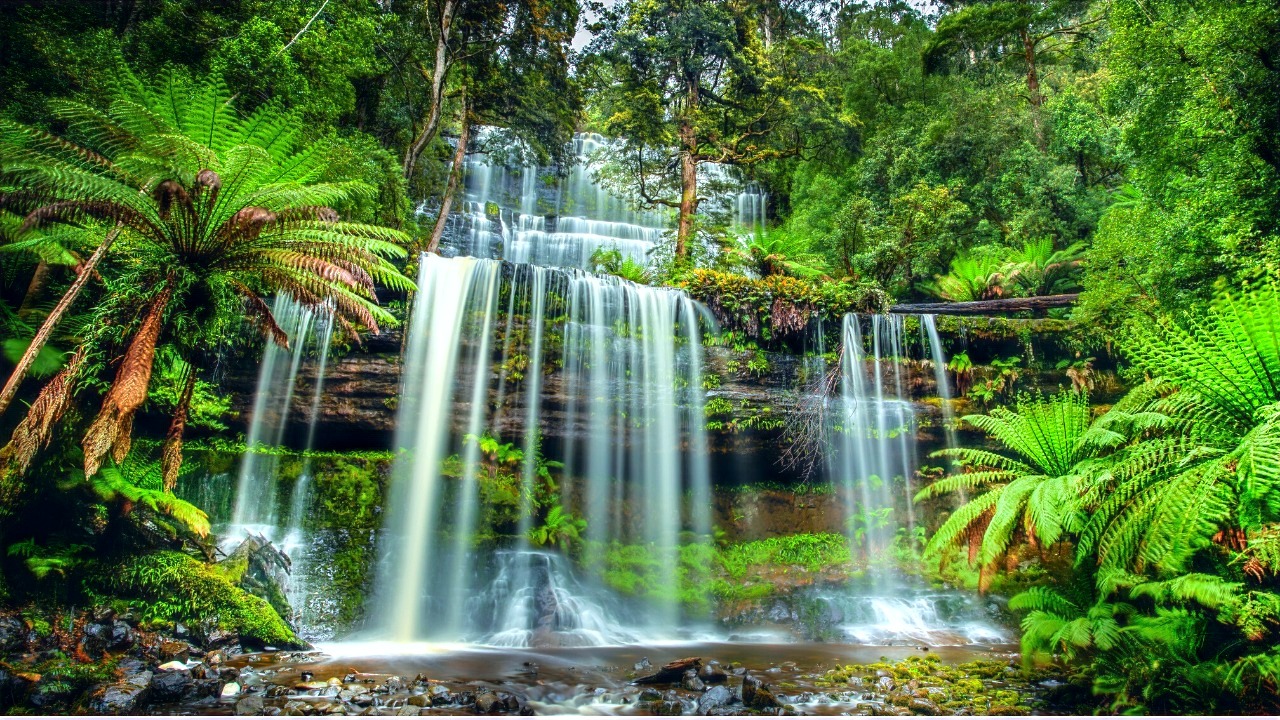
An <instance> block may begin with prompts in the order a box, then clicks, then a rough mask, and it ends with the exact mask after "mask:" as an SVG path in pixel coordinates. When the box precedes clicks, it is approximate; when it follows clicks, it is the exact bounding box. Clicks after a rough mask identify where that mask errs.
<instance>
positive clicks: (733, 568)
mask: <svg viewBox="0 0 1280 720" xmlns="http://www.w3.org/2000/svg"><path fill="white" fill-rule="evenodd" d="M721 557H722V562H723V563H724V569H725V572H726V573H728V575H729V577H730V578H733V579H742V578H743V577H744V576H745V575H746V574H747V572H748V571H749V570H751V569H753V568H754V569H759V567H760V566H763V565H798V566H800V567H802V568H804V569H805V570H806V571H807V572H817V571H819V570H822V569H825V568H828V567H831V566H835V565H843V564H846V563H848V562H850V561H851V560H852V558H851V556H850V552H849V539H848V538H846V537H845V536H843V535H837V534H835V533H813V534H798V535H780V536H778V537H771V538H767V539H765V540H753V541H750V542H745V543H741V544H738V545H732V546H730V547H728V548H726V549H725V550H724V551H723V553H722V554H721Z"/></svg>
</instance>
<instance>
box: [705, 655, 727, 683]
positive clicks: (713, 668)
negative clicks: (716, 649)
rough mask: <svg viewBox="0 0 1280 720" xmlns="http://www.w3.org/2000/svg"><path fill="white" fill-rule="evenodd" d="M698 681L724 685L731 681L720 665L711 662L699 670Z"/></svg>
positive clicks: (713, 661)
mask: <svg viewBox="0 0 1280 720" xmlns="http://www.w3.org/2000/svg"><path fill="white" fill-rule="evenodd" d="M698 679H700V680H702V682H704V683H707V684H714V683H722V682H724V681H725V680H728V679H729V673H727V672H725V671H724V668H722V667H720V663H718V662H716V661H715V660H711V661H709V662H708V663H707V664H706V665H703V666H702V668H701V669H699V670H698Z"/></svg>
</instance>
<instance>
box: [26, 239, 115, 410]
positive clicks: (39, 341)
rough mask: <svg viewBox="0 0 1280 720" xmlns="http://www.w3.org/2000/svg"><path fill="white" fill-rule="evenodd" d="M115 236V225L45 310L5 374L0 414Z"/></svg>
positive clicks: (109, 247)
mask: <svg viewBox="0 0 1280 720" xmlns="http://www.w3.org/2000/svg"><path fill="white" fill-rule="evenodd" d="M119 235H120V226H119V225H116V226H115V227H114V228H112V230H111V232H109V233H107V237H106V238H104V239H103V240H102V244H101V245H99V246H98V249H97V250H94V251H93V254H92V255H90V256H89V259H88V260H86V261H85V263H84V265H82V266H81V267H80V275H79V276H78V277H77V278H76V279H75V282H73V283H71V287H69V288H67V291H66V292H65V293H64V294H63V295H62V299H61V300H59V301H58V304H57V305H56V306H55V307H54V308H53V312H51V313H49V317H47V318H45V319H44V322H43V323H42V324H41V325H40V329H39V330H37V331H36V335H35V337H34V338H32V339H31V344H30V345H28V346H27V351H26V352H24V353H23V354H22V358H21V359H20V360H18V365H17V367H15V368H14V369H13V373H12V374H10V375H9V381H8V382H6V383H5V386H4V390H0V415H4V411H5V410H7V409H9V403H11V402H13V397H14V395H17V393H18V386H19V385H21V384H22V381H23V380H24V379H25V378H26V376H27V373H28V372H29V371H30V370H31V365H32V363H34V362H35V361H36V356H37V355H39V354H40V350H41V348H43V347H44V345H45V343H47V342H49V336H50V335H52V334H53V329H54V328H55V327H57V325H58V323H59V322H60V321H61V320H62V316H63V315H66V314H67V310H69V309H70V308H71V304H72V303H74V302H75V301H76V298H77V297H79V296H80V291H81V290H83V289H84V286H85V284H86V283H88V282H89V278H91V277H93V274H94V270H95V269H96V268H97V267H98V262H99V261H100V260H102V256H103V255H106V254H107V251H108V250H110V249H111V244H112V243H114V242H115V241H116V237H118V236H119Z"/></svg>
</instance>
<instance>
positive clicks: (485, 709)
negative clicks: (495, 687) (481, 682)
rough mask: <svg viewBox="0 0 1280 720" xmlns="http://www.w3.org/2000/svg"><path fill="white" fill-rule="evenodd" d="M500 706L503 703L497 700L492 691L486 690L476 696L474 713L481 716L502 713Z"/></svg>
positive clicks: (495, 694) (496, 695)
mask: <svg viewBox="0 0 1280 720" xmlns="http://www.w3.org/2000/svg"><path fill="white" fill-rule="evenodd" d="M502 705H503V703H502V702H501V700H500V699H499V698H498V694H497V693H495V692H493V691H490V690H486V691H485V692H482V693H480V694H479V695H477V696H476V711H477V712H479V713H480V714H482V715H492V714H494V713H499V712H502V710H503V708H502Z"/></svg>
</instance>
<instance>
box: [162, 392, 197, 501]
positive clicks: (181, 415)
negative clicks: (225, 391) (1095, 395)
mask: <svg viewBox="0 0 1280 720" xmlns="http://www.w3.org/2000/svg"><path fill="white" fill-rule="evenodd" d="M195 389H196V370H195V368H193V367H188V369H187V380H186V382H184V383H183V384H182V395H180V396H179V397H178V406H177V407H175V408H174V409H173V419H172V420H171V421H170V422H169V432H168V433H166V434H165V438H164V450H163V451H162V452H161V453H160V463H161V464H160V474H161V475H162V476H163V477H164V489H165V492H173V489H174V488H175V487H177V485H178V473H179V472H180V471H181V470H182V436H183V434H184V433H185V432H186V430H187V417H188V416H189V415H190V413H191V396H192V395H193V394H194V393H195Z"/></svg>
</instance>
